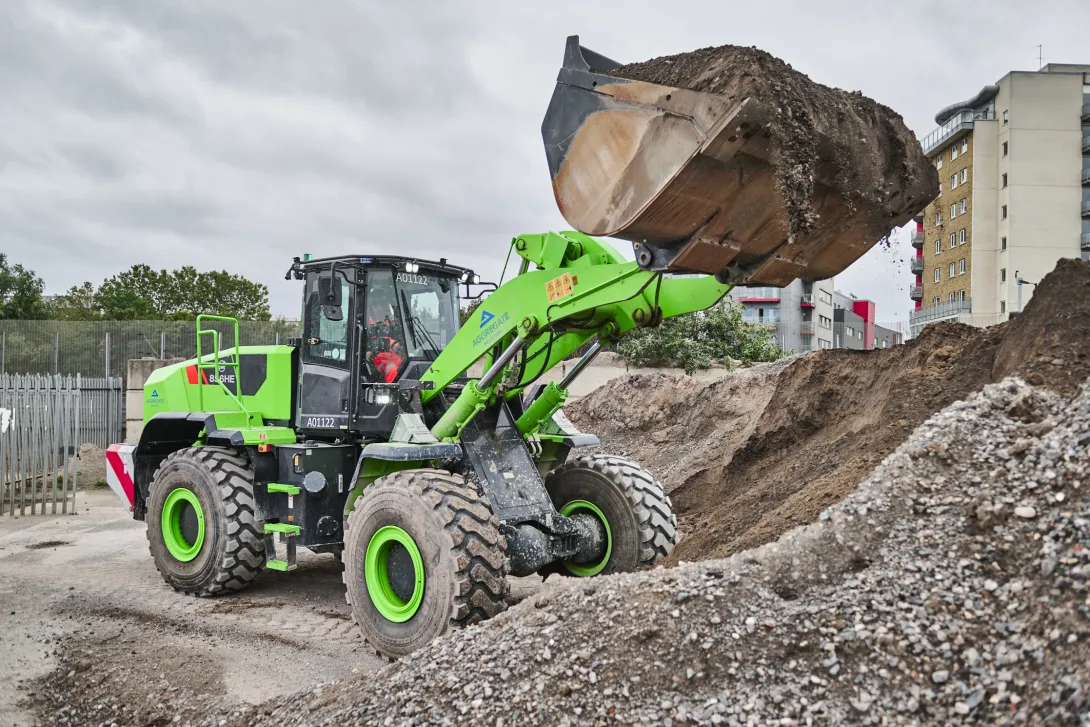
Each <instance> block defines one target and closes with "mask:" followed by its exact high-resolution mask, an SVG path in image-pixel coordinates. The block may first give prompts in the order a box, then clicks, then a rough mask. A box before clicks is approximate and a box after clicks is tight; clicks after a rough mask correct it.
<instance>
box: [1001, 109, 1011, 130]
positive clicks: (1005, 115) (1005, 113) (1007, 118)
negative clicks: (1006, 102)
mask: <svg viewBox="0 0 1090 727" xmlns="http://www.w3.org/2000/svg"><path fill="white" fill-rule="evenodd" d="M1010 120H1011V112H1010V110H1009V109H1003V126H1006V125H1007V122H1008V121H1010Z"/></svg>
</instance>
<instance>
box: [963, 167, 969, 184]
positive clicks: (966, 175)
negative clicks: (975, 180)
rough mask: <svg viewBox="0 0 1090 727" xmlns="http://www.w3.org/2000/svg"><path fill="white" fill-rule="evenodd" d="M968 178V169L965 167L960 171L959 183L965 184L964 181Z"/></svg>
mask: <svg viewBox="0 0 1090 727" xmlns="http://www.w3.org/2000/svg"><path fill="white" fill-rule="evenodd" d="M968 178H969V169H968V167H966V168H965V169H962V170H961V183H962V184H965V180H967V179H968Z"/></svg>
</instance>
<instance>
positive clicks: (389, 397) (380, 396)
mask: <svg viewBox="0 0 1090 727" xmlns="http://www.w3.org/2000/svg"><path fill="white" fill-rule="evenodd" d="M393 400H394V392H392V391H390V390H389V389H375V403H376V404H378V405H379V406H386V405H387V404H389V403H390V402H391V401H393Z"/></svg>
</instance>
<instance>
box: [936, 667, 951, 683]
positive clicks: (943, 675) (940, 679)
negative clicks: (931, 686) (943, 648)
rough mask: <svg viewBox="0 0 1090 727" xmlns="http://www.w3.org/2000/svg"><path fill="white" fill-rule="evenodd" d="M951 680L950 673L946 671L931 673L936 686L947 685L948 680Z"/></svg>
mask: <svg viewBox="0 0 1090 727" xmlns="http://www.w3.org/2000/svg"><path fill="white" fill-rule="evenodd" d="M949 678H950V672H948V671H946V670H945V669H940V670H939V671H934V672H931V681H933V682H935V683H936V684H945V683H946V680H947V679H949Z"/></svg>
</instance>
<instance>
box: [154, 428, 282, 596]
mask: <svg viewBox="0 0 1090 727" xmlns="http://www.w3.org/2000/svg"><path fill="white" fill-rule="evenodd" d="M253 488H254V474H253V470H251V469H250V464H249V462H248V461H247V459H246V458H245V457H242V456H240V455H239V454H238V453H237V452H235V451H233V450H229V449H221V448H219V447H189V448H187V449H181V450H178V451H177V452H174V453H173V454H171V455H169V456H168V457H167V458H166V459H164V460H163V463H162V464H161V465H160V466H159V469H158V470H157V471H156V472H155V475H154V477H153V478H152V483H151V491H150V492H149V493H148V514H147V525H148V529H147V537H148V544H149V548H150V550H151V556H152V558H153V559H154V560H155V567H156V568H157V569H159V573H160V574H162V576H163V579H164V580H165V581H166V582H167V583H169V584H170V585H171V586H172V587H173V588H174V589H175V590H177V591H182V592H183V593H187V594H190V595H193V596H214V595H217V594H220V593H224V592H227V591H238V590H240V589H242V588H244V587H245V586H246V585H247V584H248V583H249V582H250V581H252V580H253V579H254V578H255V577H256V576H257V574H258V573H259V572H260V571H261V568H262V566H264V565H265V540H264V536H263V535H262V532H261V528H260V526H259V525H258V522H257V519H256V518H255V516H254V489H253ZM177 489H184V490H189V491H190V492H192V493H193V494H194V495H195V496H196V499H197V501H198V502H199V503H200V507H201V511H202V514H203V517H204V535H203V543H202V544H201V546H200V550H199V552H198V553H197V554H196V555H195V557H193V558H192V560H188V561H185V562H183V561H180V560H178V559H177V558H176V557H174V555H172V554H171V551H170V549H169V548H168V546H167V543H166V540H165V538H164V535H163V506H164V503H165V502H166V500H167V498H168V496H169V495H170V493H171V492H173V491H174V490H177Z"/></svg>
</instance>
